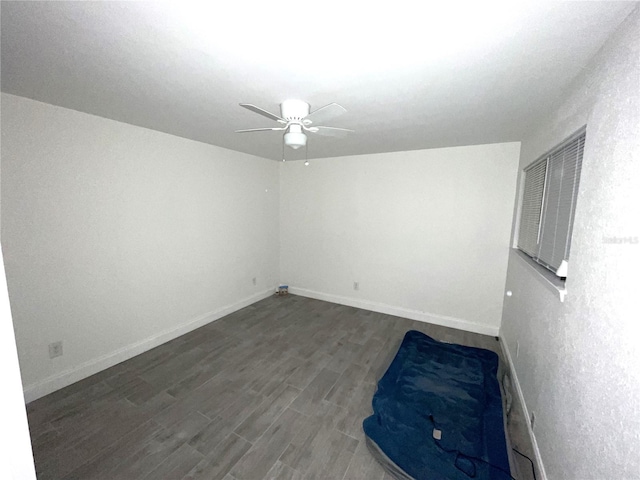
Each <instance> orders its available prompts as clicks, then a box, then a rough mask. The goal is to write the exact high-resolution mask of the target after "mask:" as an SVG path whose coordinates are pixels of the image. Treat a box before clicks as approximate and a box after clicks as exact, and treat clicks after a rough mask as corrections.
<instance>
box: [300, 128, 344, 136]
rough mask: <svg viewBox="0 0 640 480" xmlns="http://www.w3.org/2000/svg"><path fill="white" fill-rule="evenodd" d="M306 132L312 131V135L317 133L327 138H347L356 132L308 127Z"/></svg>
mask: <svg viewBox="0 0 640 480" xmlns="http://www.w3.org/2000/svg"><path fill="white" fill-rule="evenodd" d="M305 130H308V131H310V132H311V133H317V134H318V135H323V136H325V137H340V138H342V137H346V136H347V135H349V134H350V133H353V132H354V130H349V129H348V128H338V127H307V128H305Z"/></svg>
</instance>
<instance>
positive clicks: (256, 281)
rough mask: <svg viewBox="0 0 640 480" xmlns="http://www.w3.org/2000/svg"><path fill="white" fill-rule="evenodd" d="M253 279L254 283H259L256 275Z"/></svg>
mask: <svg viewBox="0 0 640 480" xmlns="http://www.w3.org/2000/svg"><path fill="white" fill-rule="evenodd" d="M251 281H252V282H253V284H254V285H257V284H258V280H257V279H256V277H253V279H252V280H251Z"/></svg>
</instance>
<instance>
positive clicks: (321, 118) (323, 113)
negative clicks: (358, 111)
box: [303, 103, 347, 125]
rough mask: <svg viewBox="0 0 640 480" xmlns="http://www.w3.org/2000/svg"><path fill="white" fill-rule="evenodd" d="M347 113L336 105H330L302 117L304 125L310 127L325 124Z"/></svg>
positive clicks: (340, 106)
mask: <svg viewBox="0 0 640 480" xmlns="http://www.w3.org/2000/svg"><path fill="white" fill-rule="evenodd" d="M346 111H347V109H346V108H344V107H343V106H342V105H338V104H337V103H330V104H329V105H325V106H324V107H320V108H319V109H317V110H314V111H313V112H311V113H310V114H309V115H307V116H306V117H304V120H303V121H304V124H305V125H311V124H312V123H315V124H316V125H317V124H319V123H322V122H326V121H327V120H331V119H332V118H336V117H338V116H340V115H342V114H343V113H345V112H346Z"/></svg>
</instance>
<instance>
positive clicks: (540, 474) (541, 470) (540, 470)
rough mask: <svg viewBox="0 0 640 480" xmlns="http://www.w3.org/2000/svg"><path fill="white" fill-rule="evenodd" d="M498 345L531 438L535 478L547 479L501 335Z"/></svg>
mask: <svg viewBox="0 0 640 480" xmlns="http://www.w3.org/2000/svg"><path fill="white" fill-rule="evenodd" d="M500 347H501V348H502V353H503V354H504V356H505V358H506V359H507V364H508V368H509V375H510V376H511V382H512V383H513V385H514V386H515V387H516V393H517V394H518V400H519V401H520V405H521V406H522V412H523V413H524V416H525V424H526V425H527V431H528V432H529V439H530V440H531V445H532V447H533V454H534V456H535V462H536V472H537V473H538V475H537V476H536V478H538V479H540V480H547V472H545V470H544V464H543V463H542V457H541V456H540V449H539V448H538V442H537V440H536V435H535V433H533V430H532V429H531V424H530V423H529V418H531V417H530V416H529V410H528V409H527V404H526V402H525V401H524V394H523V393H522V388H521V387H520V382H519V381H518V375H517V374H516V369H515V366H514V364H513V360H512V359H511V352H509V349H508V348H507V345H506V344H505V343H504V340H503V339H502V337H500Z"/></svg>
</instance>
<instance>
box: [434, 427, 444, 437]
mask: <svg viewBox="0 0 640 480" xmlns="http://www.w3.org/2000/svg"><path fill="white" fill-rule="evenodd" d="M433 438H435V439H436V440H440V439H441V438H442V430H438V429H437V428H434V429H433Z"/></svg>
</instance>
